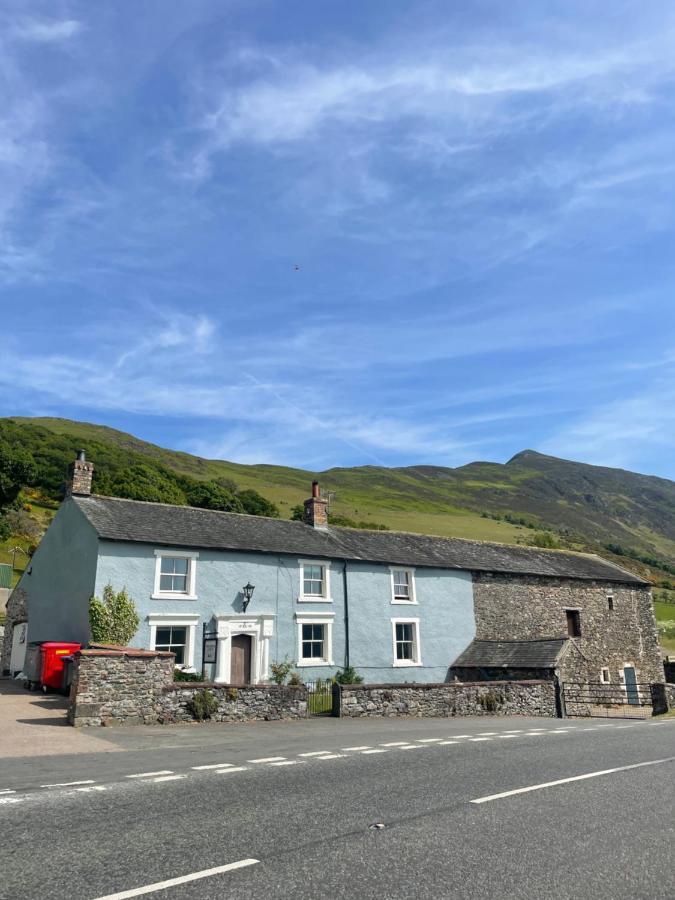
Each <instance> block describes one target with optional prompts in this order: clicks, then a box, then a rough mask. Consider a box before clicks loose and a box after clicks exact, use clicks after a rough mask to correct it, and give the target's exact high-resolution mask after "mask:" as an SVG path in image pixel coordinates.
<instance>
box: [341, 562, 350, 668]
mask: <svg viewBox="0 0 675 900" xmlns="http://www.w3.org/2000/svg"><path fill="white" fill-rule="evenodd" d="M342 592H343V594H344V604H345V669H346V668H347V666H348V665H349V591H348V589H347V560H346V559H343V560H342Z"/></svg>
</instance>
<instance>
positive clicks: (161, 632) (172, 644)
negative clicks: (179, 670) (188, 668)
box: [154, 625, 187, 666]
mask: <svg viewBox="0 0 675 900" xmlns="http://www.w3.org/2000/svg"><path fill="white" fill-rule="evenodd" d="M186 648H187V628H185V627H183V626H174V625H171V626H169V627H168V628H158V629H157V632H156V634H155V647H154V649H155V650H168V651H170V652H171V653H175V654H176V665H177V666H182V665H184V664H185V660H186V656H187V654H186Z"/></svg>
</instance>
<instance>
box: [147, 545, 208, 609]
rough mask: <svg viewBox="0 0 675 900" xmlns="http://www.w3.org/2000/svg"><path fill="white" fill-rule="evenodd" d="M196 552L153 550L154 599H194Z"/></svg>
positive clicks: (197, 555)
mask: <svg viewBox="0 0 675 900" xmlns="http://www.w3.org/2000/svg"><path fill="white" fill-rule="evenodd" d="M198 557H199V554H198V553H191V552H186V551H181V550H155V589H154V591H153V597H155V598H156V599H162V600H166V599H172V598H175V599H181V600H196V599H197V598H196V592H195V586H196V572H197V568H196V567H197V558H198Z"/></svg>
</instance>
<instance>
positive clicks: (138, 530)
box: [72, 495, 646, 584]
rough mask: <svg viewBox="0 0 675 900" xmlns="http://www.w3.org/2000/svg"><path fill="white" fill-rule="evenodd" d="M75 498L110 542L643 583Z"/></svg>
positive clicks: (463, 548) (438, 547) (273, 523)
mask: <svg viewBox="0 0 675 900" xmlns="http://www.w3.org/2000/svg"><path fill="white" fill-rule="evenodd" d="M72 502H74V503H75V504H76V505H77V506H78V507H79V508H80V509H81V510H82V512H83V513H84V515H85V516H86V517H87V519H88V520H89V522H90V523H91V524H92V526H93V527H94V529H95V530H96V532H97V534H98V536H99V537H100V538H104V539H106V540H111V541H135V542H142V543H147V544H155V545H160V546H161V545H163V546H170V547H189V548H194V549H204V550H206V549H213V550H242V551H246V550H250V551H257V552H260V553H275V554H279V553H285V554H292V555H294V556H299V557H305V556H308V557H315V558H326V559H350V560H363V561H368V562H383V563H391V564H394V565H402V566H434V567H439V568H445V569H463V570H465V571H482V572H510V573H520V574H529V575H543V576H549V577H560V578H582V579H598V580H601V581H612V582H619V583H621V582H623V583H632V584H645V583H646V582H643V581H642V580H641V579H640V578H637V577H636V576H635V575H632V574H631V573H630V572H626V571H624V570H623V569H620V568H619V567H618V566H614V565H612V564H611V563H609V562H606V561H605V560H602V559H600V558H599V557H597V556H591V555H585V554H581V553H565V552H561V551H556V550H539V549H536V548H531V547H513V546H508V545H506V544H490V543H486V542H482V541H465V540H460V539H457V538H440V537H431V536H429V535H425V534H410V533H408V532H402V531H364V530H360V529H354V528H335V527H333V528H327V529H325V530H321V529H317V528H312V527H311V526H309V525H305V524H304V523H303V522H290V521H287V520H283V519H267V518H263V517H262V516H249V515H244V514H241V513H226V512H216V511H214V510H210V509H196V508H195V507H191V506H171V505H169V504H166V503H147V502H144V501H139V500H122V499H119V498H117V497H99V496H96V495H92V496H90V497H73V498H72Z"/></svg>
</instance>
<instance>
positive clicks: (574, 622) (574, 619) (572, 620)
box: [565, 609, 581, 637]
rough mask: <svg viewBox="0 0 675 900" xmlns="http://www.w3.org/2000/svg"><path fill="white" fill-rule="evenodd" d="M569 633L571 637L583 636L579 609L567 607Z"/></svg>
mask: <svg viewBox="0 0 675 900" xmlns="http://www.w3.org/2000/svg"><path fill="white" fill-rule="evenodd" d="M565 616H566V617H567V634H568V635H569V636H570V637H581V614H580V613H579V610H578V609H566V610H565Z"/></svg>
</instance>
